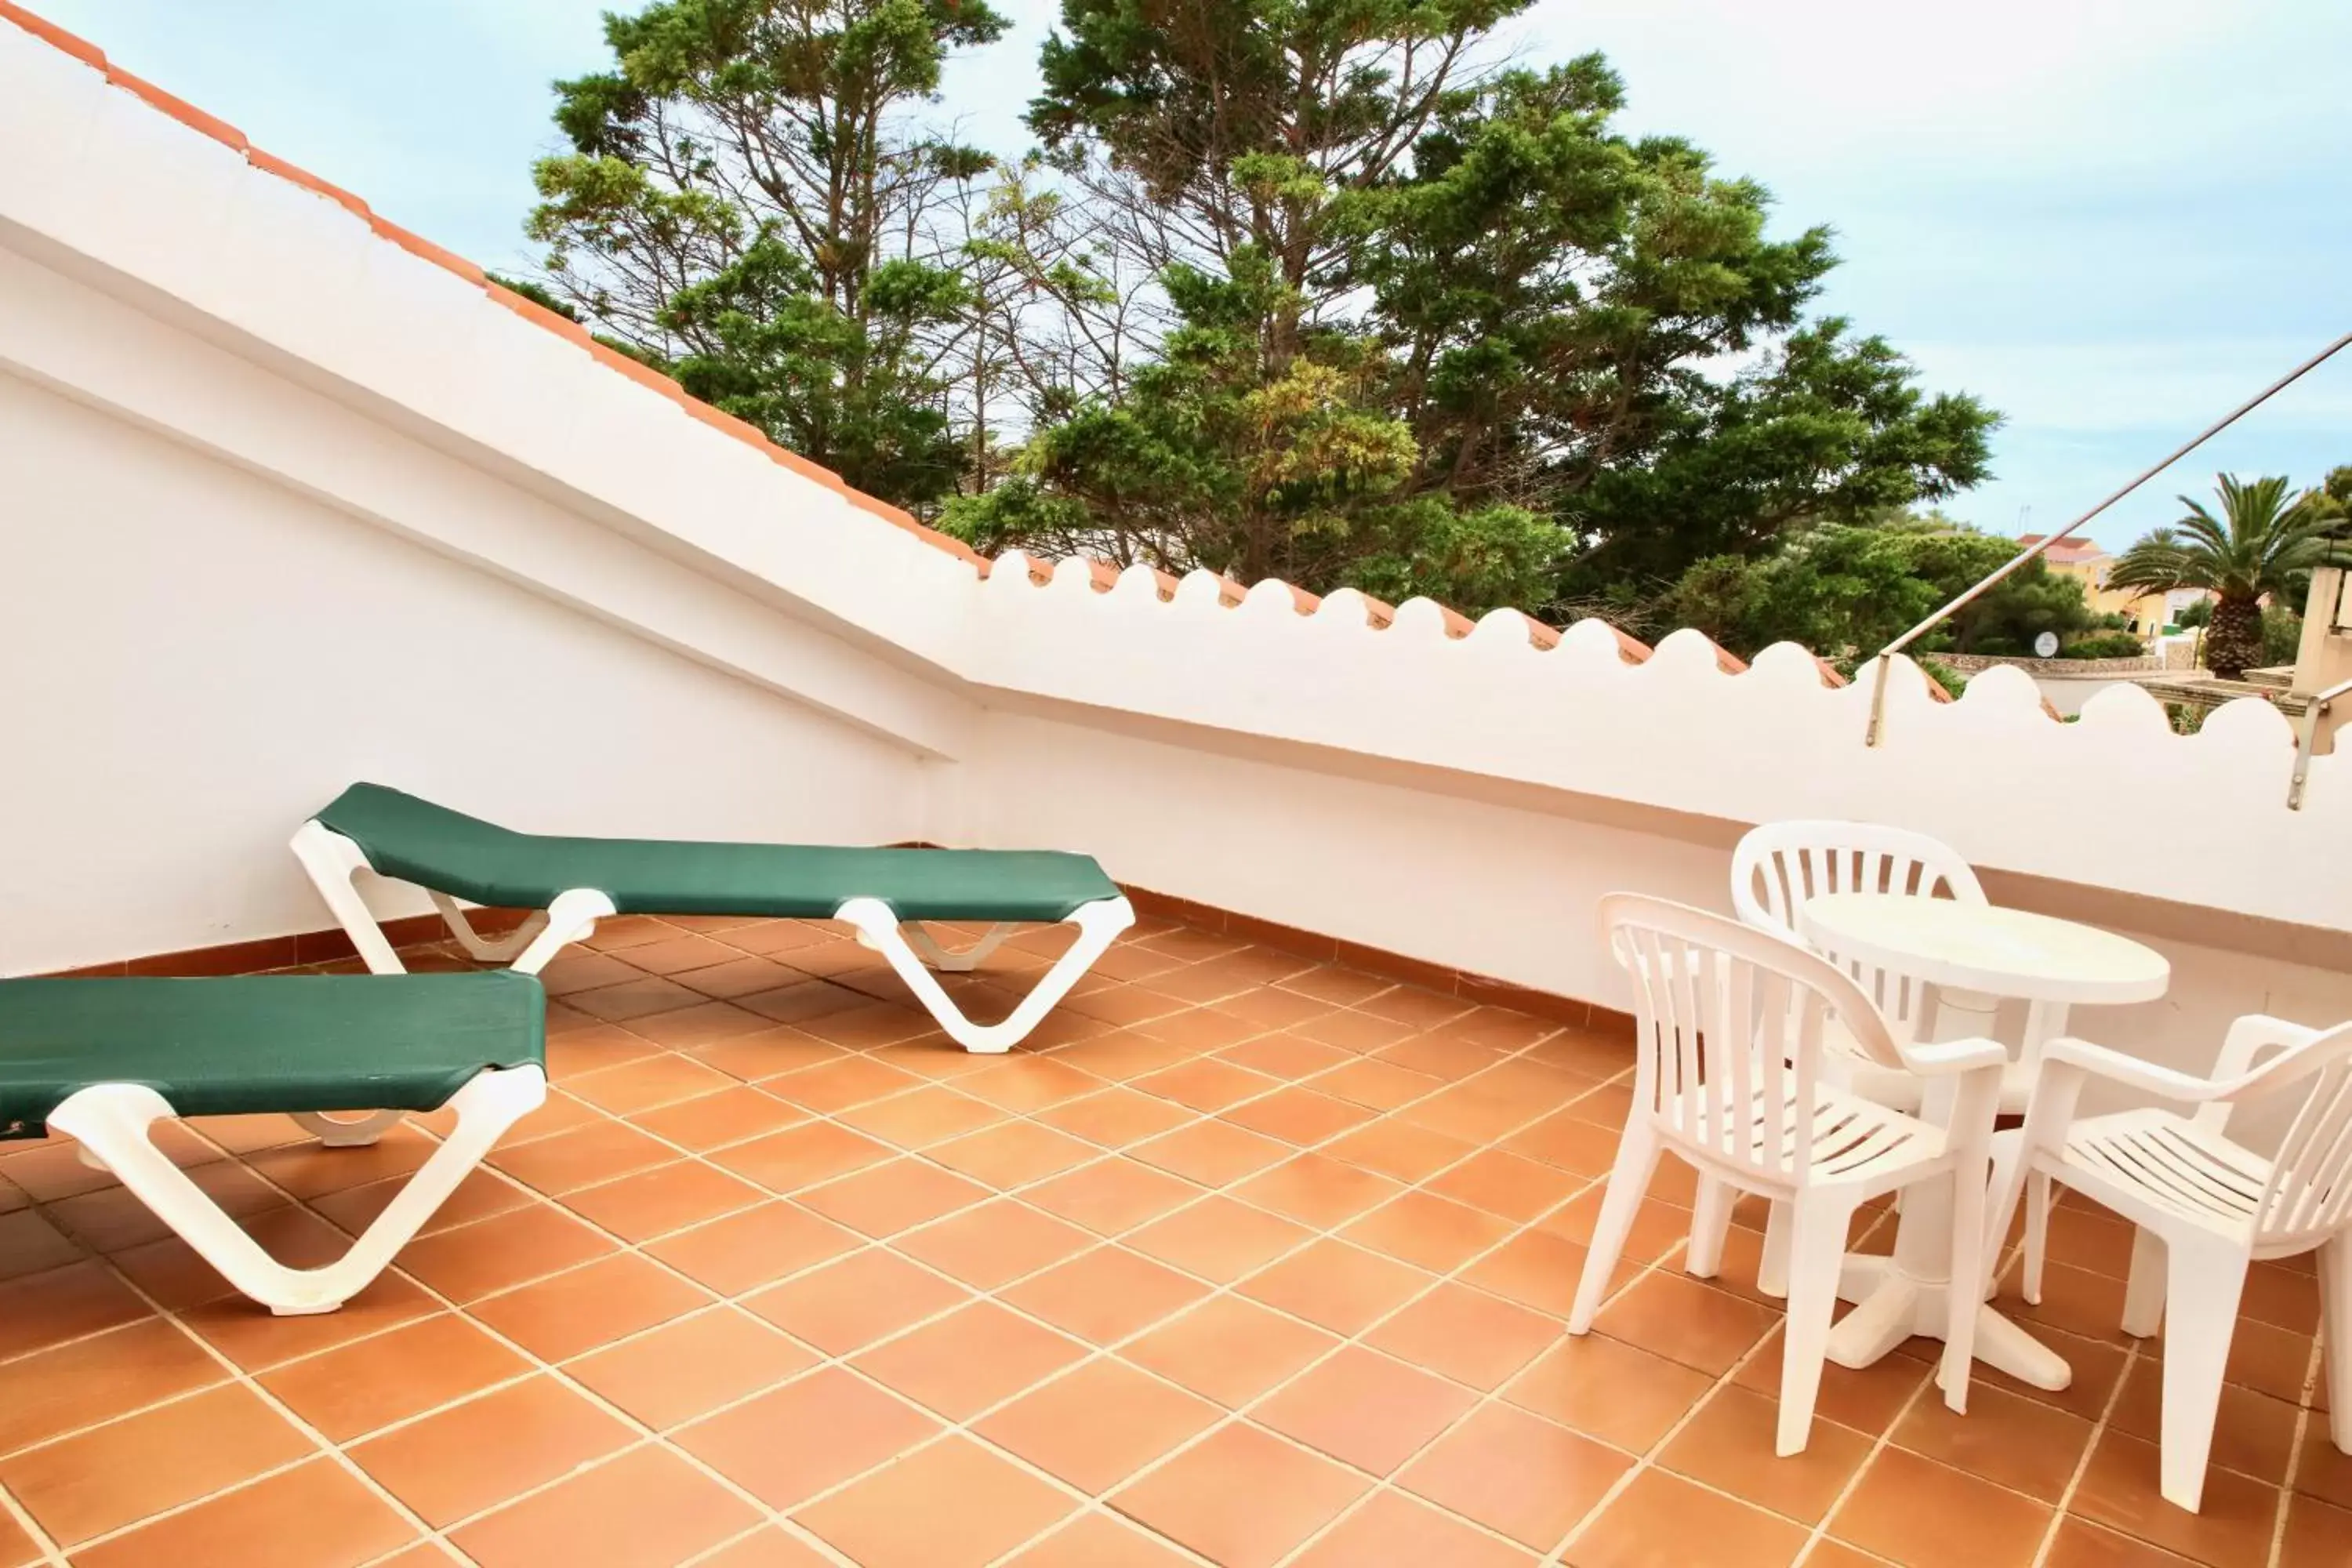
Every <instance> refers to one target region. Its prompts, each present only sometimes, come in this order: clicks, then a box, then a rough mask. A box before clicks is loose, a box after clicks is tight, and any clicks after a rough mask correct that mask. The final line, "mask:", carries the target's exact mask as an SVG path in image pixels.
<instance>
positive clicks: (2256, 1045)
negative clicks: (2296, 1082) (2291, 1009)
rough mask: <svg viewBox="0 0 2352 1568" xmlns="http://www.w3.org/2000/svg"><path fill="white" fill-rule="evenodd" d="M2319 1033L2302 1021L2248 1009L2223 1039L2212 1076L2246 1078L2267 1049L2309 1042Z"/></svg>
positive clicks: (2287, 1047)
mask: <svg viewBox="0 0 2352 1568" xmlns="http://www.w3.org/2000/svg"><path fill="white" fill-rule="evenodd" d="M2319 1035H2320V1031H2319V1030H2317V1029H2314V1028H2311V1027H2309V1026H2305V1025H2303V1024H2290V1023H2288V1022H2287V1021H2286V1020H2285V1019H2284V1018H2273V1017H2271V1016H2268V1015H2267V1014H2263V1013H2249V1014H2247V1015H2246V1016H2243V1017H2242V1018H2240V1019H2239V1020H2238V1021H2237V1022H2236V1023H2234V1024H2231V1026H2230V1033H2229V1036H2228V1037H2227V1038H2225V1039H2224V1040H2223V1041H2222V1042H2221V1056H2220V1057H2219V1058H2217V1059H2216V1060H2215V1061H2214V1063H2213V1078H2214V1079H2215V1081H2216V1082H2219V1081H2221V1080H2223V1079H2233V1078H2243V1077H2245V1076H2246V1074H2248V1073H2250V1072H2252V1070H2253V1068H2254V1060H2255V1058H2258V1057H2260V1056H2261V1055H2262V1054H2263V1052H2264V1051H2275V1050H2286V1049H2289V1048H2291V1047H2295V1046H2305V1045H2309V1044H2310V1043H2311V1042H2312V1041H2313V1040H2315V1039H2316V1038H2318V1037H2319Z"/></svg>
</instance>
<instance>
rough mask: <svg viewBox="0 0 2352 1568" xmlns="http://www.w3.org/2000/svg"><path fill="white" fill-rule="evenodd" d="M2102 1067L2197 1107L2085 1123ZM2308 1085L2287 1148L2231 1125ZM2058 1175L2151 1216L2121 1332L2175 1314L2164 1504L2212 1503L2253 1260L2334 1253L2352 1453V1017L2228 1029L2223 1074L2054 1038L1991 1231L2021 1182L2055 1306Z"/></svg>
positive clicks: (2125, 1210) (2327, 1283) (2004, 1223)
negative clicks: (2249, 1138) (2219, 1429)
mask: <svg viewBox="0 0 2352 1568" xmlns="http://www.w3.org/2000/svg"><path fill="white" fill-rule="evenodd" d="M2273 1053H2275V1054H2273ZM2265 1057H2267V1058H2268V1059H2267V1060H2263V1059H2262V1058H2265ZM2258 1062H2259V1065H2257V1063H2258ZM2093 1078H2099V1079H2106V1080H2107V1081H2109V1082H2111V1083H2116V1084H2121V1085H2123V1086H2125V1087H2126V1088H2127V1089H2136V1090H2137V1091H2139V1092H2141V1093H2143V1094H2147V1095H2153V1096H2155V1097H2157V1098H2158V1099H2161V1100H2171V1101H2174V1102H2176V1103H2178V1104H2182V1105H2192V1106H2195V1107H2196V1108H2197V1109H2196V1110H2195V1111H2194V1112H2193V1113H2192V1114H2189V1115H2186V1116H2184V1115H2181V1114H2179V1112H2177V1111H2172V1110H2160V1109H2154V1108H2149V1109H2142V1110H2124V1111H2118V1112H2116V1113H2115V1114H2113V1115H2108V1116H2093V1117H2088V1118H2085V1119H2084V1120H2082V1121H2076V1120H2075V1118H2074V1106H2075V1102H2076V1100H2078V1099H2079V1098H2080V1096H2081V1094H2082V1091H2083V1087H2084V1084H2085V1083H2086V1082H2088V1081H2089V1080H2090V1079H2093ZM2298 1086H2299V1087H2300V1089H2301V1091H2302V1095H2303V1103H2302V1105H2301V1106H2300V1107H2299V1108H2298V1109H2297V1110H2296V1111H2295V1115H2294V1121H2293V1122H2292V1123H2291V1124H2290V1125H2289V1127H2288V1129H2287V1131H2286V1135H2285V1137H2284V1138H2283V1139H2282V1140H2281V1141H2280V1142H2279V1146H2278V1153H2277V1155H2276V1156H2275V1157H2274V1158H2272V1159H2264V1158H2263V1156H2262V1155H2260V1154H2257V1153H2255V1152H2253V1151H2252V1150H2251V1149H2248V1148H2246V1147H2245V1146H2244V1145H2243V1144H2242V1143H2238V1142H2234V1141H2233V1140H2231V1138H2230V1137H2229V1136H2228V1128H2229V1119H2230V1110H2231V1107H2232V1106H2234V1105H2236V1104H2237V1103H2238V1102H2240V1101H2242V1100H2255V1099H2259V1098H2262V1097H2264V1096H2267V1095H2272V1094H2276V1093H2280V1092H2282V1091H2284V1090H2286V1089H2290V1088H2294V1087H2298ZM2053 1179H2055V1180H2057V1181H2060V1182H2063V1183H2064V1184H2066V1185H2068V1186H2070V1187H2072V1188H2074V1190H2075V1191H2076V1192H2078V1193H2081V1194H2083V1195H2084V1196H2085V1197H2087V1198H2090V1199H2092V1200H2093V1201H2094V1202H2096V1203H2098V1204H2100V1205H2104V1206H2105V1207H2107V1208H2110V1209H2113V1210H2114V1211H2115V1212H2116V1213H2117V1214H2119V1215H2123V1216H2124V1217H2125V1218H2126V1219H2128V1220H2130V1221H2131V1222H2132V1223H2133V1224H2134V1225H2136V1226H2138V1227H2139V1230H2138V1233H2137V1236H2136V1237H2134V1240H2133V1245H2132V1258H2131V1282H2130V1284H2129V1286H2128V1287H2127V1289H2126V1295H2125V1300H2124V1321H2123V1328H2124V1331H2125V1332H2126V1333H2129V1334H2133V1335H2137V1336H2139V1337H2141V1338H2145V1337H2147V1335H2150V1334H2153V1333H2155V1332H2156V1331H2157V1326H2158V1323H2159V1322H2160V1321H2162V1320H2163V1319H2164V1317H2165V1315H2166V1314H2167V1313H2168V1312H2169V1314H2170V1316H2171V1319H2172V1326H2171V1329H2170V1330H2169V1331H2168V1332H2167V1334H2166V1336H2165V1349H2164V1425H2163V1434H2162V1436H2163V1444H2162V1460H2161V1465H2160V1470H2161V1476H2160V1480H2161V1489H2162V1491H2163V1493H2164V1499H2165V1500H2166V1501H2167V1502H2169V1503H2172V1504H2173V1505H2174V1506H2176V1507H2179V1508H2184V1509H2187V1510H2189V1511H2190V1512H2192V1513H2194V1512H2195V1511H2197V1508H2198V1505H2199V1503H2200V1500H2202V1497H2203V1493H2204V1489H2205V1461H2206V1458H2207V1457H2208V1455H2209V1453H2210V1450H2211V1448H2212V1445H2213V1422H2214V1416H2215V1414H2216V1412H2217V1411H2218V1410H2219V1408H2220V1405H2221V1382H2222V1372H2223V1368H2224V1367H2225V1365H2226V1364H2227V1363H2228V1361H2229V1357H2230V1341H2231V1337H2232V1336H2233V1335H2234V1334H2235V1332H2236V1330H2237V1326H2238V1301H2239V1298H2240V1296H2241V1295H2242V1292H2243V1290H2244V1289H2245V1283H2246V1271H2247V1269H2248V1268H2249V1267H2250V1266H2251V1265H2252V1262H2253V1260H2254V1259H2256V1258H2289V1257H2293V1256H2294V1255H2296V1254H2298V1253H2305V1252H2310V1251H2313V1250H2317V1252H2318V1253H2319V1260H2318V1262H2319V1286H2320V1301H2321V1325H2320V1342H2321V1343H2323V1344H2324V1345H2326V1355H2327V1404H2328V1431H2329V1436H2331V1437H2333V1438H2334V1440H2335V1443H2336V1448H2337V1450H2338V1451H2339V1452H2342V1453H2346V1454H2352V1024H2339V1025H2337V1026H2336V1027H2334V1028H2332V1029H2328V1030H2326V1031H2322V1030H2318V1029H2311V1028H2305V1026H2302V1025H2300V1024H2290V1023H2287V1022H2285V1021H2284V1020H2283V1019H2279V1018H2268V1017H2263V1016H2261V1015H2259V1014H2252V1015H2249V1016H2245V1017H2242V1018H2240V1019H2239V1020H2238V1021H2237V1022H2236V1023H2235V1024H2232V1025H2231V1026H2230V1033H2229V1036H2228V1037H2227V1038H2226V1039H2225V1040H2224V1042H2223V1043H2222V1046H2221V1058H2220V1060H2219V1061H2217V1062H2216V1063H2215V1064H2214V1069H2213V1076H2212V1077H2211V1078H2210V1079H2202V1078H2197V1077H2194V1076H2192V1075H2190V1074H2188V1073H2182V1072H2176V1071H2174V1070H2173V1069H2171V1068H2164V1067H2158V1066H2157V1065H2156V1064H2154V1063H2152V1062H2146V1061H2142V1060H2140V1059H2139V1058H2136V1057H2128V1056H2125V1055H2123V1054H2122V1053H2120V1052H2117V1051H2112V1050H2109V1049H2107V1048H2105V1047H2101V1046H2095V1045H2093V1044H2091V1043H2090V1042H2089V1041H2087V1040H2077V1039H2068V1038H2060V1039H2055V1040H2052V1041H2051V1042H2050V1043H2049V1044H2048V1045H2047V1046H2046V1047H2044V1048H2043V1051H2042V1082H2041V1087H2040V1088H2039V1089H2037V1090H2036V1091H2035V1094H2034V1097H2033V1105H2032V1109H2031V1110H2028V1111H2027V1113H2026V1118H2025V1131H2024V1136H2023V1146H2022V1148H2021V1150H2020V1152H2019V1157H2018V1159H2017V1162H2016V1164H2015V1166H2014V1168H2012V1169H2011V1171H2010V1172H2009V1173H2008V1176H2007V1178H2006V1180H2005V1181H2004V1183H2003V1188H2002V1194H2001V1200H2000V1209H1999V1216H2000V1226H1999V1228H1998V1229H1996V1230H1995V1231H1994V1232H1993V1234H1994V1235H1996V1236H2006V1235H2008V1234H2009V1224H2010V1220H2011V1217H2012V1216H2013V1215H2014V1214H2015V1213H2016V1209H2017V1203H2018V1197H2019V1194H2020V1191H2021V1189H2022V1190H2023V1191H2024V1193H2025V1196H2026V1204H2027V1215H2026V1231H2025V1280H2024V1285H2025V1299H2026V1300H2029V1301H2039V1300H2042V1254H2043V1249H2044V1247H2045V1243H2046V1237H2047V1233H2048V1230H2049V1222H2050V1183H2051V1182H2052V1180H2053Z"/></svg>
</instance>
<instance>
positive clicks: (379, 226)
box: [368, 213, 490, 289]
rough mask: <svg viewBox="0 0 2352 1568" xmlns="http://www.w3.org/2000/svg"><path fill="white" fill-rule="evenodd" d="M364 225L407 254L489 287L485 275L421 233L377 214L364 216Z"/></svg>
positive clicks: (478, 284)
mask: <svg viewBox="0 0 2352 1568" xmlns="http://www.w3.org/2000/svg"><path fill="white" fill-rule="evenodd" d="M368 226H369V227H370V228H372V229H373V230H375V231H376V233H377V234H379V235H381V236H383V237H384V238H386V239H388V240H390V241H392V243H393V244H394V245H396V246H398V247H400V248H401V249H403V250H404V251H406V252H408V254H409V255H411V256H415V257H421V258H424V259H425V260H426V261H429V262H431V263H433V265H434V266H436V267H446V268H448V269H449V270H450V271H452V272H454V273H456V274H457V276H458V277H460V278H463V279H465V280H466V281H467V282H468V283H471V284H473V285H474V286H475V287H476V288H478V289H483V288H488V286H489V281H490V279H489V277H488V274H486V273H485V272H483V270H482V269H481V268H478V267H477V266H475V265H474V264H473V263H472V262H470V261H468V260H467V259H466V258H464V257H462V256H460V255H458V254H457V252H456V251H453V250H444V249H443V248H442V247H439V246H437V245H436V244H434V243H433V242H432V241H431V240H429V239H427V238H425V237H424V236H423V235H421V234H418V233H416V232H415V231H414V230H412V229H405V228H403V227H401V226H399V225H398V224H396V223H393V222H391V221H390V220H388V219H386V218H384V217H383V216H381V215H379V214H376V213H370V214H369V215H368Z"/></svg>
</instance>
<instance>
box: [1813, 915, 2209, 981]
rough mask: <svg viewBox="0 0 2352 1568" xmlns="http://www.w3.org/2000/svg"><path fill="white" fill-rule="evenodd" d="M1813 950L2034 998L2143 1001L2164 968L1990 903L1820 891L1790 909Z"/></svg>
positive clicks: (2167, 968)
mask: <svg viewBox="0 0 2352 1568" xmlns="http://www.w3.org/2000/svg"><path fill="white" fill-rule="evenodd" d="M1797 925H1798V929H1799V930H1800V931H1801V932H1802V933H1803V935H1804V938H1805V940H1806V941H1807V942H1811V943H1812V944H1813V945H1814V946H1815V947H1818V948H1821V949H1822V950H1824V951H1826V952H1832V953H1835V954H1836V955H1837V956H1838V957H1840V958H1842V959H1846V960H1849V961H1852V962H1857V963H1868V964H1872V965H1874V966H1875V967H1878V968H1881V969H1889V970H1893V971H1894V972H1895V973H1897V974H1906V975H1910V976H1912V977H1914V978H1915V979H1919V980H1925V981H1927V982H1929V983H1930V984H1936V985H1942V986H1947V987H1950V988H1953V989H1957V990H1964V991H1978V992H1983V993H1986V994H1990V995H1994V996H2017V997H2023V998H2025V999H2027V1000H2029V1001H2035V1002H2069V1003H2072V1002H2084V1003H2117V1002H2147V1001H2152V1000H2154V999H2155V998H2157V997H2158V996H2161V995H2163V994H2164V988H2165V986H2166V984H2168V982H2169V981H2170V979H2171V977H2172V966H2171V964H2169V963H2167V962H2166V961H2165V958H2164V955H2163V954H2162V953H2159V952H2156V951H2155V950H2154V949H2152V948H2148V947H2144V946H2142V945H2141V944H2140V943H2138V942H2134V941H2132V940H2131V939H2130V938H2129V937H2121V936H2117V935H2116V934H2115V933H2114V932H2113V931H2101V930H2099V929H2098V928H2097V927H2096V926H2086V925H2077V924H2075V923H2074V921H2062V920H2056V919H2053V918H2052V917H2051V916H2049V915H2037V914H2032V913H2029V912H2028V911H2026V910H2008V909H2002V908H2001V907H2000V905H1998V904H1964V903H1961V902H1959V901H1958V900H1954V899H1930V898H1920V897H1918V896H1916V895H1915V894H1909V893H1825V894H1822V896H1821V897H1819V898H1815V899H1811V900H1807V901H1806V903H1805V904H1804V906H1803V907H1802V909H1801V910H1799V911H1798V919H1797Z"/></svg>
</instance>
